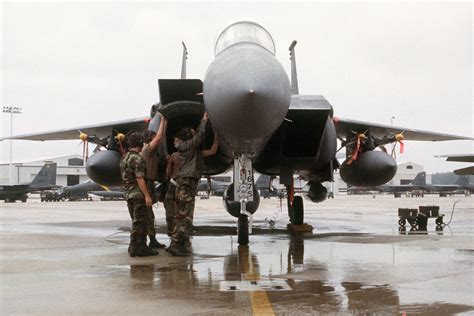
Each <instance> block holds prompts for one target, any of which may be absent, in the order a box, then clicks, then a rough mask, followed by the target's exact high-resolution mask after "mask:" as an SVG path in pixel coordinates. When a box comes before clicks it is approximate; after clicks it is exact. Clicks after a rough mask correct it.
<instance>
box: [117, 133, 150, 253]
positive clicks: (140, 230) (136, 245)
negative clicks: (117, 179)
mask: <svg viewBox="0 0 474 316" xmlns="http://www.w3.org/2000/svg"><path fill="white" fill-rule="evenodd" d="M127 144H128V152H127V153H126V154H125V155H124V156H123V157H122V159H121V160H120V171H121V175H122V183H123V187H124V195H125V199H126V200H127V206H128V211H129V213H130V217H131V218H132V229H131V231H130V246H129V248H128V252H129V254H130V256H131V257H145V256H154V255H157V254H158V251H155V250H153V249H150V248H148V247H147V245H146V235H147V232H148V207H151V206H152V204H153V202H152V199H151V197H150V194H149V193H148V190H147V188H146V182H145V177H146V165H145V160H144V159H143V157H142V156H141V155H140V151H141V150H142V148H143V137H142V135H141V134H138V133H133V134H131V135H130V136H128V137H127Z"/></svg>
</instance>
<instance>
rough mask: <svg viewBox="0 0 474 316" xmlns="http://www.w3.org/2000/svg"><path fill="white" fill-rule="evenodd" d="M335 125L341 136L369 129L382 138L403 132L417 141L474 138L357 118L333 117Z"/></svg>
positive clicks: (408, 137)
mask: <svg viewBox="0 0 474 316" xmlns="http://www.w3.org/2000/svg"><path fill="white" fill-rule="evenodd" d="M335 125H336V131H337V135H338V136H341V137H343V138H345V137H347V136H348V135H352V134H353V133H352V132H359V133H362V132H364V131H366V130H370V134H371V135H372V136H375V137H378V138H382V137H384V136H387V135H394V134H398V133H403V138H404V140H418V141H431V142H436V141H445V140H474V138H472V137H466V136H459V135H452V134H444V133H437V132H430V131H423V130H418V129H412V128H404V127H398V126H392V125H384V124H377V123H370V122H363V121H357V120H350V119H345V118H335Z"/></svg>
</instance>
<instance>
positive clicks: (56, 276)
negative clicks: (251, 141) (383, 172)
mask: <svg viewBox="0 0 474 316" xmlns="http://www.w3.org/2000/svg"><path fill="white" fill-rule="evenodd" d="M458 199H460V200H461V201H460V202H459V203H458V204H457V205H456V209H455V212H454V216H453V220H452V223H451V224H450V226H446V227H444V228H443V229H438V230H436V225H435V223H434V219H430V220H429V222H428V226H427V230H426V231H414V230H412V231H410V228H406V229H405V230H401V231H399V227H398V223H397V222H398V216H397V209H398V208H399V207H404V208H405V207H406V208H410V207H418V206H419V205H439V206H440V209H441V213H444V214H446V217H445V218H446V219H445V221H447V220H449V217H450V215H451V208H452V205H453V203H454V201H456V200H458ZM473 201H474V200H473V198H471V197H461V196H459V197H448V198H439V197H425V198H401V199H395V198H393V197H392V196H377V197H376V198H372V197H371V196H336V198H335V199H334V200H329V201H326V202H324V203H322V204H312V203H310V202H308V201H305V207H306V212H305V222H307V223H308V224H311V225H313V226H314V230H313V233H312V234H307V233H306V234H303V235H293V236H292V235H290V234H288V233H287V231H286V224H287V215H286V210H285V209H284V208H283V210H282V208H280V202H279V200H277V199H271V200H262V203H261V207H260V209H259V211H258V212H257V213H256V214H255V222H254V223H255V226H254V228H255V229H254V234H253V235H252V236H251V237H250V245H249V247H242V246H238V244H237V239H236V237H235V232H236V228H235V220H234V219H233V218H232V217H231V216H230V215H227V213H226V212H225V210H224V209H223V206H222V201H221V200H220V198H211V199H209V200H200V199H198V200H197V205H196V211H195V226H196V229H195V235H194V237H193V240H192V243H193V254H192V256H190V257H185V258H177V257H172V256H170V255H168V254H167V253H166V252H164V251H161V252H160V255H159V256H156V257H147V258H130V257H129V256H128V254H127V245H128V239H129V237H128V226H129V218H128V212H127V210H126V207H125V202H120V201H119V202H57V203H39V202H38V201H37V200H34V199H30V200H29V201H28V202H27V203H16V204H4V203H0V220H1V228H0V245H1V248H0V250H1V252H0V255H1V280H0V281H1V282H0V289H1V292H0V294H1V302H0V304H1V305H0V310H1V314H3V315H10V314H41V315H45V314H48V315H51V314H53V315H61V314H81V315H83V314H102V315H103V314H114V315H116V314H163V315H165V314H166V315H188V314H204V315H222V314H228V315H246V314H255V315H269V314H270V315H271V314H276V315H288V314H289V315H292V314H294V315H304V314H308V315H315V314H356V315H361V314H388V315H397V314H399V315H402V314H406V315H413V314H417V315H452V314H466V315H467V314H474V295H473V294H474V274H473V272H474V271H473V259H474V206H473ZM284 204H285V203H282V205H284ZM156 215H157V220H156V222H157V226H158V231H159V235H158V239H159V240H160V241H161V242H165V243H168V242H169V241H168V237H167V236H166V235H165V231H164V225H163V224H164V214H163V209H162V207H161V206H160V207H159V208H158V209H157V211H156Z"/></svg>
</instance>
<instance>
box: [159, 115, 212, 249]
mask: <svg viewBox="0 0 474 316" xmlns="http://www.w3.org/2000/svg"><path fill="white" fill-rule="evenodd" d="M207 120H208V116H207V113H204V115H203V118H202V120H201V123H200V124H199V126H198V128H197V130H196V132H195V133H194V135H193V136H192V138H191V139H183V138H187V137H189V136H190V135H189V132H183V130H184V129H183V130H181V131H180V132H179V133H178V134H177V135H176V137H175V147H176V148H177V150H178V152H179V155H180V157H181V163H182V164H181V168H180V170H179V172H178V178H177V187H176V193H175V194H176V196H175V199H176V210H175V216H174V219H175V222H174V225H175V226H174V228H173V233H172V236H171V239H172V241H171V245H170V247H169V248H168V249H167V250H168V252H169V253H170V254H172V255H173V256H186V255H188V254H189V253H188V251H187V249H186V245H187V244H188V245H189V246H190V242H189V235H190V233H191V230H192V223H193V215H194V202H195V198H196V189H197V184H198V181H199V179H200V178H201V175H202V169H203V167H204V159H203V157H204V155H209V154H211V153H212V152H213V153H215V152H216V151H217V137H215V139H214V144H213V146H212V148H211V149H210V150H207V151H202V152H201V148H200V146H201V143H202V141H203V140H204V132H205V127H206V123H207Z"/></svg>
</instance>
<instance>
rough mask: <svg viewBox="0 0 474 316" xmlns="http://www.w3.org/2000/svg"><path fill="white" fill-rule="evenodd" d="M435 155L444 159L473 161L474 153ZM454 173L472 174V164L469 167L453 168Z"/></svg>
mask: <svg viewBox="0 0 474 316" xmlns="http://www.w3.org/2000/svg"><path fill="white" fill-rule="evenodd" d="M435 157H438V158H446V161H456V162H470V163H474V154H465V155H440V156H435ZM454 174H457V175H458V176H464V175H473V174H474V166H469V167H466V168H461V169H457V170H454Z"/></svg>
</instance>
